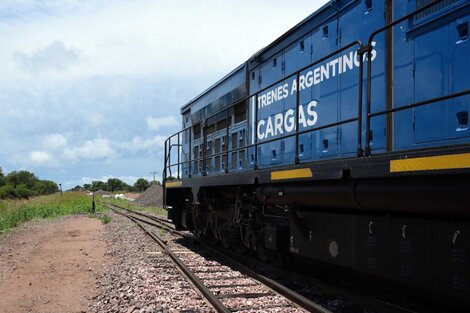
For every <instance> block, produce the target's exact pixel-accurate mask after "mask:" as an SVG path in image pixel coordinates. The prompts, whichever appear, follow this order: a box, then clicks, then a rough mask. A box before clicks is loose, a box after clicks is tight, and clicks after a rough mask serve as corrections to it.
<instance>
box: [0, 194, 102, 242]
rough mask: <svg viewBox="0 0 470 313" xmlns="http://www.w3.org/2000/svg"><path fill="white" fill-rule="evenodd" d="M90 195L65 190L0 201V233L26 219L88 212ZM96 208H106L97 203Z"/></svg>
mask: <svg viewBox="0 0 470 313" xmlns="http://www.w3.org/2000/svg"><path fill="white" fill-rule="evenodd" d="M90 210H91V197H89V196H87V195H86V194H84V193H82V192H65V193H63V194H62V196H61V195H60V194H54V195H48V196H40V197H35V198H32V199H30V200H14V201H13V200H8V201H0V233H4V232H6V231H8V230H9V229H11V228H13V227H17V226H19V225H21V224H22V223H24V222H26V221H30V220H33V219H40V218H54V217H58V216H63V215H72V214H80V213H89V212H90ZM96 210H97V211H98V212H99V211H104V210H106V208H105V207H104V206H102V205H100V204H97V206H96Z"/></svg>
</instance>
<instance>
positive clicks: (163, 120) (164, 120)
mask: <svg viewBox="0 0 470 313" xmlns="http://www.w3.org/2000/svg"><path fill="white" fill-rule="evenodd" d="M145 121H146V122H147V128H148V129H150V130H160V129H161V128H162V127H169V126H178V124H179V123H178V121H177V120H176V118H175V117H174V116H172V115H171V116H162V117H151V116H148V117H147V118H146V119H145Z"/></svg>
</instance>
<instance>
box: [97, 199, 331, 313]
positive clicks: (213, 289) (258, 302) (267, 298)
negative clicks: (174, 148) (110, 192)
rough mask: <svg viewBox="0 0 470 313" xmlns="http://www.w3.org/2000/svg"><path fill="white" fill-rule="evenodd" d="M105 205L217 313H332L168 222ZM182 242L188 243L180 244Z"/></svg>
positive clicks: (115, 206)
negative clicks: (152, 243)
mask: <svg viewBox="0 0 470 313" xmlns="http://www.w3.org/2000/svg"><path fill="white" fill-rule="evenodd" d="M103 204H104V205H106V206H107V207H108V208H110V209H111V210H113V211H114V212H116V213H117V214H120V215H123V216H126V217H127V218H129V219H131V220H132V221H133V222H135V223H136V224H137V225H138V226H139V227H140V228H141V229H142V230H143V231H144V232H146V233H147V234H148V235H149V236H150V237H151V238H152V239H153V240H154V241H155V242H156V243H157V244H158V245H159V246H160V247H161V248H162V249H163V250H164V251H165V252H166V254H167V255H168V256H169V257H170V258H171V260H172V261H173V263H175V264H176V265H177V266H178V268H179V270H180V271H181V272H182V273H183V274H184V275H185V276H186V277H187V278H188V279H189V280H190V281H191V283H192V284H193V285H194V286H195V287H196V288H197V290H198V291H199V293H200V294H201V295H202V296H203V297H204V298H205V299H206V300H207V302H208V303H210V304H211V305H212V306H213V307H214V309H215V310H216V311H217V312H240V311H276V312H279V311H282V312H305V311H308V312H318V313H328V312H330V311H329V310H326V309H324V308H323V307H321V306H319V305H318V304H316V303H314V302H313V301H311V300H309V299H307V298H305V297H303V296H301V295H300V294H298V293H296V292H294V291H292V290H290V289H289V288H287V287H285V286H282V285H281V284H279V283H277V282H275V281H273V280H271V279H269V278H267V277H264V276H262V275H259V274H257V273H255V272H254V271H252V270H251V269H249V268H248V267H246V266H243V265H241V264H237V263H236V262H234V261H233V260H231V259H228V258H227V256H226V255H223V254H221V253H220V252H218V251H216V250H213V249H212V248H210V247H207V246H205V245H203V246H200V245H194V243H195V241H194V240H195V238H194V236H192V235H189V234H187V233H183V232H179V231H176V230H175V229H174V227H171V224H169V221H168V220H166V219H162V218H159V217H155V216H152V215H149V214H145V213H141V212H136V211H133V210H129V209H127V208H124V207H120V206H117V205H113V204H109V203H103ZM154 227H156V228H157V229H163V230H164V231H168V232H169V233H170V234H171V236H173V237H174V238H172V240H165V239H163V238H162V237H161V236H160V235H159V234H158V233H157V231H156V230H155V228H154ZM152 228H154V229H152ZM181 240H184V241H185V243H184V244H182V243H179V241H181ZM228 265H230V266H228Z"/></svg>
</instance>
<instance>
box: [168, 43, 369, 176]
mask: <svg viewBox="0 0 470 313" xmlns="http://www.w3.org/2000/svg"><path fill="white" fill-rule="evenodd" d="M354 46H358V50H357V51H358V55H359V56H360V57H359V65H360V66H359V83H358V88H359V100H358V102H359V104H360V105H359V109H358V117H356V118H351V119H346V120H342V121H339V122H336V123H331V124H328V125H324V126H320V127H317V128H313V129H306V130H303V131H299V129H298V128H299V126H298V125H299V123H298V120H299V95H300V88H298V89H297V91H296V116H295V117H296V131H295V132H294V133H290V134H286V135H283V136H281V137H276V138H272V139H269V140H264V141H262V142H258V141H257V138H256V142H255V143H254V144H249V145H244V146H243V147H239V148H235V149H233V148H232V149H227V150H225V151H223V152H219V153H212V154H210V155H209V156H207V155H205V150H206V143H207V138H206V132H203V137H204V138H203V156H202V157H199V158H194V159H192V158H189V160H187V161H182V162H177V163H174V164H171V163H170V164H168V165H167V162H166V161H167V160H165V165H164V172H166V169H170V168H171V167H174V166H178V178H179V166H180V165H183V164H186V163H189V164H191V162H196V161H199V160H202V161H203V163H204V162H205V161H206V160H207V158H212V157H214V156H220V155H224V154H226V158H227V161H228V154H229V153H232V152H234V151H239V150H245V149H249V148H252V147H255V155H254V158H255V160H254V167H255V169H256V168H257V154H258V151H257V149H256V147H257V146H258V145H262V144H267V143H270V142H274V141H278V140H282V139H286V138H290V137H293V136H296V143H297V142H298V136H299V135H302V134H305V133H309V132H313V131H316V130H319V129H324V128H329V127H334V126H339V125H342V124H346V123H351V122H355V121H362V80H363V79H362V77H363V57H362V56H363V54H364V52H365V51H364V49H363V45H362V43H361V42H360V41H358V40H355V41H352V42H350V43H349V44H347V45H345V46H343V47H341V48H339V49H337V50H335V51H333V52H331V53H329V54H327V55H326V56H324V57H322V58H320V59H318V60H316V61H315V62H312V63H311V64H309V65H307V66H304V67H302V68H301V69H299V70H297V71H295V72H294V73H292V74H290V75H288V76H286V77H284V78H282V79H279V80H277V81H276V82H274V83H272V84H270V85H268V86H267V87H264V88H262V89H260V90H257V91H256V92H254V93H252V94H250V95H249V96H246V97H244V98H242V99H240V100H237V101H236V102H233V103H231V104H230V105H229V106H227V107H225V108H223V109H221V110H219V111H217V112H215V113H213V114H212V115H210V116H208V117H206V118H205V120H208V119H210V118H212V117H214V116H216V115H219V114H221V113H223V112H227V113H228V112H229V110H230V109H231V108H233V107H234V106H235V105H236V104H238V103H240V102H242V101H246V100H249V99H251V98H252V97H256V103H255V110H256V113H255V117H252V118H255V119H256V120H257V119H258V112H257V111H258V101H257V100H258V94H260V93H262V92H264V91H266V90H268V89H270V88H272V87H273V86H276V85H277V84H279V83H280V82H283V81H285V80H287V79H290V78H292V77H293V76H295V75H296V76H297V77H296V80H297V86H299V85H298V80H299V74H300V73H301V72H302V71H304V70H306V69H308V68H310V67H312V66H314V65H316V64H318V63H321V62H323V61H325V60H328V59H329V58H331V57H333V56H335V55H337V54H338V53H341V52H343V51H345V50H348V49H350V48H351V47H354ZM227 123H228V119H227ZM246 123H247V124H248V123H249V121H248V119H247V121H246ZM198 124H202V125H203V126H205V125H204V122H203V121H202V122H200V123H198ZM198 124H196V125H198ZM194 126H195V125H191V126H188V127H186V128H184V129H182V130H180V131H178V132H177V133H175V134H173V135H172V136H170V137H168V138H167V140H165V151H166V148H167V143H168V142H170V143H171V139H172V138H174V137H175V136H178V140H179V136H180V134H181V133H183V132H185V131H188V130H189V133H190V134H191V130H192V128H194ZM360 128H361V123H358V130H359V129H360ZM201 131H202V130H201ZM227 132H228V126H227ZM226 138H227V139H226V140H227V143H226V145H227V147H228V140H229V137H228V134H227V137H226ZM358 140H359V144H358V146H362V144H360V141H361V138H358ZM296 146H298V145H296ZM191 152H192V151H191V148H190V151H189V153H191ZM298 154H299V153H298V147H297V148H296V156H295V160H294V162H295V163H296V164H298V163H299V161H298ZM360 154H362V152H360V149H358V155H360ZM227 165H228V162H227ZM203 167H204V170H205V164H203ZM227 169H228V167H226V171H227ZM170 175H171V170H170ZM189 175H191V174H190V173H189ZM165 178H166V177H165Z"/></svg>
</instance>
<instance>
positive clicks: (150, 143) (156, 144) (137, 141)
mask: <svg viewBox="0 0 470 313" xmlns="http://www.w3.org/2000/svg"><path fill="white" fill-rule="evenodd" d="M166 138H167V137H166V136H162V135H156V136H153V137H150V138H142V137H140V136H135V137H134V138H132V140H131V141H126V142H121V143H119V144H117V146H118V147H119V148H120V149H122V150H125V151H128V152H134V153H135V152H138V151H141V150H148V151H150V150H153V149H161V148H162V147H163V146H164V145H165V140H166Z"/></svg>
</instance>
